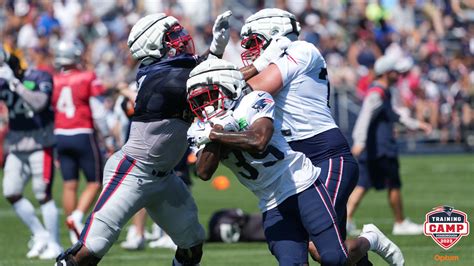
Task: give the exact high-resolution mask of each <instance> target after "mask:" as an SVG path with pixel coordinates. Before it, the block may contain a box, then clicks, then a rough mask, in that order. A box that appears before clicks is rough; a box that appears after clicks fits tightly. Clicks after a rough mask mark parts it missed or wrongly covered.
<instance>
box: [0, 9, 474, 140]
mask: <svg viewBox="0 0 474 266" xmlns="http://www.w3.org/2000/svg"><path fill="white" fill-rule="evenodd" d="M263 7H280V8H287V9H288V10H290V11H292V12H293V13H295V14H296V15H297V16H298V20H299V22H300V24H301V26H302V31H301V34H300V38H302V39H305V40H307V41H309V42H311V43H313V44H314V45H316V46H317V47H318V48H319V50H320V51H321V53H322V54H323V55H324V56H325V58H326V60H327V64H328V73H329V78H330V80H331V91H333V92H342V91H344V93H349V94H353V95H356V96H357V98H359V99H360V100H361V99H362V98H363V97H364V95H365V90H366V89H367V87H368V85H369V84H370V83H371V81H372V80H373V64H374V62H375V60H376V59H377V58H379V57H380V56H382V55H384V54H397V56H399V57H400V58H402V57H410V58H412V59H413V66H412V67H411V68H410V69H409V70H407V72H406V73H405V74H404V75H403V77H402V78H401V80H400V81H399V82H398V83H397V90H396V92H395V95H394V98H396V99H397V100H396V102H395V105H396V106H398V107H400V108H406V109H407V110H408V112H410V113H411V115H413V116H416V117H417V118H418V119H422V120H424V121H427V122H429V123H430V124H431V126H432V127H433V129H434V133H433V136H432V137H433V138H436V137H437V139H439V137H442V141H444V142H449V141H464V139H465V137H464V135H465V134H468V132H469V131H470V130H472V125H473V121H472V119H473V118H472V116H473V115H472V110H473V97H474V96H473V95H474V92H473V90H474V89H473V80H474V59H473V58H474V57H473V55H474V4H473V2H472V1H466V0H424V1H411V0H395V1H386V0H384V1H380V0H374V1H342V0H258V1H252V0H238V1H230V0H216V1H200V0H163V1H154V0H134V1H126V0H107V1H103V0H51V1H44V0H0V38H1V39H2V41H3V46H4V49H5V50H7V51H9V52H10V53H13V54H15V55H17V57H19V58H20V59H21V64H22V66H23V67H24V68H26V67H27V65H28V64H30V65H34V66H37V67H40V68H41V69H44V70H46V71H52V67H51V63H50V56H51V53H50V51H51V49H52V48H54V46H55V44H56V43H57V41H58V40H59V39H79V40H80V41H81V42H82V43H83V44H84V46H85V53H84V55H83V59H84V61H85V62H86V68H88V69H96V70H97V73H99V75H100V76H101V77H102V78H103V79H104V81H105V82H106V85H107V87H108V88H114V87H116V86H117V83H118V82H121V81H123V82H125V83H129V82H131V81H133V80H134V76H135V74H136V68H137V62H135V61H134V60H132V59H131V58H130V55H129V52H128V47H127V38H126V36H127V34H128V31H129V29H130V27H131V26H132V25H134V23H135V22H136V21H137V20H138V19H139V18H140V17H142V16H144V15H147V14H150V13H156V12H166V13H168V14H170V15H173V16H175V17H177V18H179V19H180V20H181V21H182V23H183V25H184V26H185V28H186V29H188V30H189V31H190V33H191V35H192V36H193V39H194V44H195V47H196V51H197V52H198V53H199V54H201V53H203V52H204V50H205V49H207V47H208V45H209V43H210V41H211V38H210V36H212V22H213V20H214V17H215V16H216V15H217V14H218V13H220V12H222V11H224V10H225V9H231V10H232V11H233V13H234V14H233V17H232V20H231V25H232V27H233V30H232V33H231V41H230V42H229V45H228V47H227V50H226V52H225V55H224V58H225V59H227V60H229V61H231V62H233V63H235V64H238V65H241V64H242V63H241V59H240V53H241V51H242V50H241V47H240V36H239V33H240V26H241V24H242V22H243V21H244V20H245V18H247V17H248V16H249V15H250V14H251V12H253V11H256V10H257V9H259V8H263ZM397 94H398V95H397ZM115 98H116V97H112V98H110V99H111V100H115ZM122 126H123V125H122Z"/></svg>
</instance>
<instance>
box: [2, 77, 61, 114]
mask: <svg viewBox="0 0 474 266" xmlns="http://www.w3.org/2000/svg"><path fill="white" fill-rule="evenodd" d="M43 85H44V86H43ZM40 86H43V87H45V86H49V89H48V90H50V89H51V88H52V84H51V83H46V82H42V83H41V84H40ZM10 89H11V90H12V91H14V92H16V93H17V94H18V95H19V96H20V97H21V98H22V99H23V100H24V101H25V102H26V103H27V104H28V105H29V106H30V107H31V109H32V110H33V111H34V112H40V111H42V110H43V109H45V108H46V107H47V106H48V104H49V101H48V99H49V97H48V94H46V93H45V92H42V91H31V90H28V89H27V88H25V86H24V85H23V84H22V83H21V82H20V81H19V80H15V81H14V82H11V83H10Z"/></svg>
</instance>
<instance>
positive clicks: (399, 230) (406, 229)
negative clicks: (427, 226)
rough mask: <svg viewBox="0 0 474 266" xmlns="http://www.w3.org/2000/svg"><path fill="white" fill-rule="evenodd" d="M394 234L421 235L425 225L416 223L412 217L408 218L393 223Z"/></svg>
mask: <svg viewBox="0 0 474 266" xmlns="http://www.w3.org/2000/svg"><path fill="white" fill-rule="evenodd" d="M392 234H393V235H421V234H423V225H421V224H416V223H414V222H412V221H411V220H410V219H408V218H406V219H405V220H403V222H401V223H395V224H394V225H393V231H392Z"/></svg>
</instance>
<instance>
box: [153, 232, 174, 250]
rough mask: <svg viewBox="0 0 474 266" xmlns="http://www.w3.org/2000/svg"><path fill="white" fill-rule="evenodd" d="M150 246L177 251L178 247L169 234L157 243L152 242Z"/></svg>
mask: <svg viewBox="0 0 474 266" xmlns="http://www.w3.org/2000/svg"><path fill="white" fill-rule="evenodd" d="M148 246H149V247H150V248H169V249H172V250H176V249H177V248H178V246H177V245H176V244H175V243H174V242H173V240H172V239H171V237H170V236H169V235H167V234H164V235H163V236H162V237H160V238H158V239H157V240H155V241H151V242H150V243H149V244H148Z"/></svg>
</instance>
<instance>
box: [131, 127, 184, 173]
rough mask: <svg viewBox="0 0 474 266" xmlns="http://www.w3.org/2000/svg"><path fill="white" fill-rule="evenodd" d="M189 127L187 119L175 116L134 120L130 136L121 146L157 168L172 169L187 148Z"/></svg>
mask: <svg viewBox="0 0 474 266" xmlns="http://www.w3.org/2000/svg"><path fill="white" fill-rule="evenodd" d="M188 128H189V124H188V123H186V122H184V121H183V120H181V119H174V118H172V119H163V120H159V121H153V122H138V121H133V122H132V125H131V128H130V136H129V139H128V141H127V143H125V145H124V146H123V148H122V150H123V152H125V154H127V155H128V156H130V157H133V158H134V159H136V160H138V161H140V162H141V163H143V164H147V165H151V167H154V168H156V169H158V170H159V171H163V172H165V171H171V170H172V169H173V168H174V167H175V166H176V164H178V162H179V160H181V158H182V157H183V156H184V153H185V152H186V150H187V148H188V142H187V140H186V132H187V130H188Z"/></svg>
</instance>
